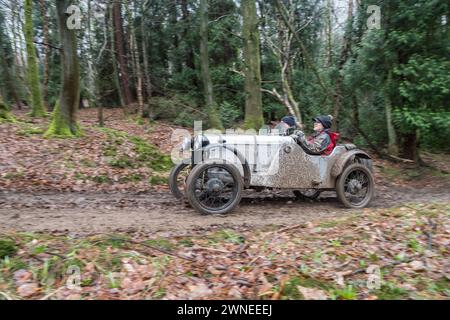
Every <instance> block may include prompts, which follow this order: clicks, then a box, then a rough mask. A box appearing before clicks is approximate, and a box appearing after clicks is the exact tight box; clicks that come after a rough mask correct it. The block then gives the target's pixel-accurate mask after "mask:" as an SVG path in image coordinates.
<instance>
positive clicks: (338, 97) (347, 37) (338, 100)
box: [332, 0, 353, 131]
mask: <svg viewBox="0 0 450 320" xmlns="http://www.w3.org/2000/svg"><path fill="white" fill-rule="evenodd" d="M352 31H353V0H349V1H348V13H347V22H346V27H345V33H344V39H343V41H342V49H341V55H340V58H339V62H338V72H339V75H338V78H337V79H336V85H335V89H334V95H333V118H334V121H333V125H332V130H333V131H338V130H339V113H340V111H341V108H342V83H343V80H344V72H343V68H344V65H345V63H346V62H347V59H348V56H349V52H350V46H351V37H352Z"/></svg>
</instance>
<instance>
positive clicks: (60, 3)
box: [45, 0, 80, 137]
mask: <svg viewBox="0 0 450 320" xmlns="http://www.w3.org/2000/svg"><path fill="white" fill-rule="evenodd" d="M55 2H56V11H57V18H58V29H59V38H60V43H61V66H62V69H61V80H62V81H61V82H62V86H61V92H60V95H59V101H57V103H56V105H55V108H54V110H53V120H52V122H51V124H50V127H49V128H48V130H47V132H46V133H45V135H46V136H57V137H73V136H77V135H79V134H80V130H79V127H78V125H77V122H76V113H77V110H78V105H79V103H80V69H79V65H78V57H77V37H76V34H75V29H72V30H70V29H68V28H67V25H66V20H67V15H66V13H65V11H66V9H67V7H68V6H69V5H70V3H71V1H70V0H56V1H55Z"/></svg>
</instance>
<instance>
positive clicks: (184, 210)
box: [0, 186, 450, 235]
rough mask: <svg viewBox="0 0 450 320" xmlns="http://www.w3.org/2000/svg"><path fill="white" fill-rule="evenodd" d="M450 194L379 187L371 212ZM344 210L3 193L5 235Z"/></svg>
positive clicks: (330, 205)
mask: <svg viewBox="0 0 450 320" xmlns="http://www.w3.org/2000/svg"><path fill="white" fill-rule="evenodd" d="M448 201H450V190H448V189H442V188H441V189H436V188H435V189H413V188H398V187H392V186H391V187H384V186H381V187H379V188H377V195H376V198H375V199H374V200H373V201H372V203H371V207H392V206H396V205H402V204H406V203H410V202H427V203H429V202H448ZM355 212H357V211H355V210H349V209H346V208H343V207H342V205H341V204H340V203H339V202H338V201H337V199H336V196H335V194H334V193H332V192H328V193H324V194H322V195H321V197H320V199H319V200H317V201H314V202H311V201H299V200H295V198H293V197H292V196H291V195H290V193H266V192H263V193H247V194H245V196H244V198H243V200H242V202H241V205H240V206H239V207H238V209H237V210H236V211H234V212H233V213H231V214H228V215H226V216H218V215H212V216H203V215H200V214H199V213H197V212H196V211H194V210H193V209H191V208H188V207H186V206H185V205H183V204H182V203H180V202H178V201H176V200H175V199H174V198H173V197H172V196H171V195H170V193H168V192H167V193H165V192H162V193H145V194H131V193H125V194H121V193H113V194H108V193H97V194H95V193H89V194H84V193H47V194H44V193H42V194H26V193H0V231H7V230H8V231H11V230H17V231H30V232H40V231H51V232H58V233H59V232H62V233H69V234H74V235H79V234H95V233H104V232H116V231H142V232H150V233H152V234H164V233H167V232H174V231H175V232H176V233H181V234H182V233H184V232H186V233H188V232H189V231H190V230H195V229H202V228H210V227H213V226H215V225H221V226H238V225H245V226H263V225H292V224H297V223H300V222H304V221H310V220H315V219H321V218H331V217H336V216H342V215H348V214H352V213H355Z"/></svg>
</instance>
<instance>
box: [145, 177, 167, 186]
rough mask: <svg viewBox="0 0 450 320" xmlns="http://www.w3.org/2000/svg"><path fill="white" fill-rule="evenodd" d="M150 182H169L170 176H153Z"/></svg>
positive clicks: (158, 183) (157, 183)
mask: <svg viewBox="0 0 450 320" xmlns="http://www.w3.org/2000/svg"><path fill="white" fill-rule="evenodd" d="M149 182H150V184H151V185H161V184H167V183H168V178H167V177H160V176H151V177H150V179H149Z"/></svg>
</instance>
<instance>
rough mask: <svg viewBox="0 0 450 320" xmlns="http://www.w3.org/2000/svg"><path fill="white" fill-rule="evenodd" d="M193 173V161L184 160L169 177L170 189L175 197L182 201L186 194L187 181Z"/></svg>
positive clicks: (174, 168) (173, 169)
mask: <svg viewBox="0 0 450 320" xmlns="http://www.w3.org/2000/svg"><path fill="white" fill-rule="evenodd" d="M190 172H191V160H190V159H187V160H183V162H180V163H179V164H177V165H176V166H175V167H173V168H172V170H171V171H170V175H169V188H170V192H172V194H173V196H174V197H175V198H177V199H182V198H183V196H184V194H185V191H186V190H185V189H186V180H187V177H188V176H189V173H190Z"/></svg>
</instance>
